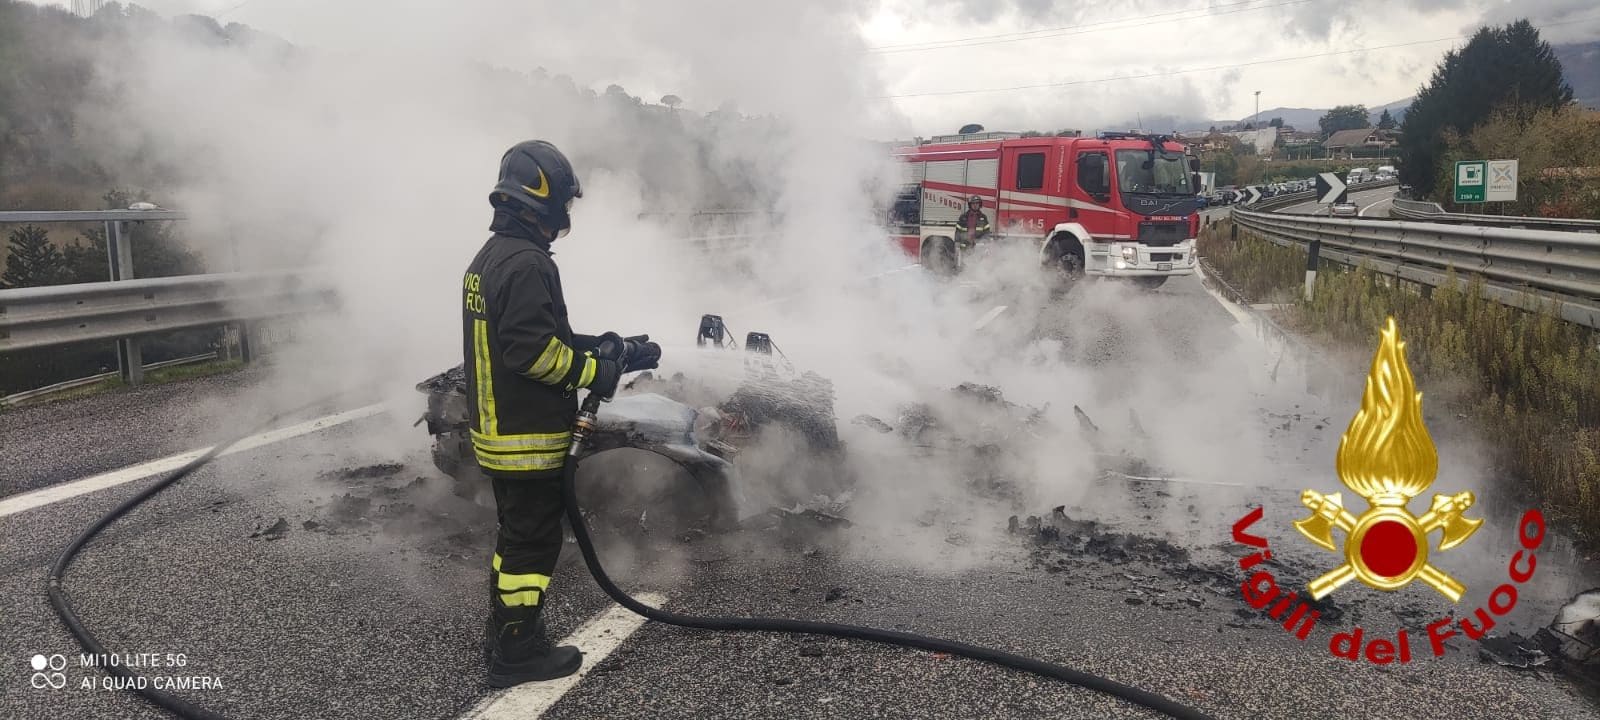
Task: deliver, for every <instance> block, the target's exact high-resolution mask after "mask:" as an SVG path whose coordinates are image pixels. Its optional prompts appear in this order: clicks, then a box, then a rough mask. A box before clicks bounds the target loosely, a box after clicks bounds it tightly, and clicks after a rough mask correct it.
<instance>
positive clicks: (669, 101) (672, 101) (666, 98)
mask: <svg viewBox="0 0 1600 720" xmlns="http://www.w3.org/2000/svg"><path fill="white" fill-rule="evenodd" d="M661 104H662V105H665V106H667V107H669V108H674V109H676V108H677V107H678V106H679V105H682V104H683V98H681V97H678V96H677V95H662V96H661Z"/></svg>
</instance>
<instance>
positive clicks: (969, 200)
mask: <svg viewBox="0 0 1600 720" xmlns="http://www.w3.org/2000/svg"><path fill="white" fill-rule="evenodd" d="M974 203H976V204H978V205H982V204H983V198H981V197H978V196H977V195H973V196H972V197H969V198H967V204H968V205H972V204H974Z"/></svg>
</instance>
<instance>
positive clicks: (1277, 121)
mask: <svg viewBox="0 0 1600 720" xmlns="http://www.w3.org/2000/svg"><path fill="white" fill-rule="evenodd" d="M1267 124H1268V125H1271V126H1272V127H1275V128H1281V127H1283V118H1281V117H1275V118H1273V119H1272V120H1270V121H1268V122H1267Z"/></svg>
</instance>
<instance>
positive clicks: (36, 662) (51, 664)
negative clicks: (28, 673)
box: [28, 654, 67, 690]
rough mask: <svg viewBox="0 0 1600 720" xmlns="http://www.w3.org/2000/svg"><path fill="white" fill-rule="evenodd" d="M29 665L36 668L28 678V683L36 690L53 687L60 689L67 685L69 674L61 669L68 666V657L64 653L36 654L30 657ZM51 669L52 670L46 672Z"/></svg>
mask: <svg viewBox="0 0 1600 720" xmlns="http://www.w3.org/2000/svg"><path fill="white" fill-rule="evenodd" d="M28 665H29V666H31V667H32V668H33V669H34V671H35V672H34V673H33V676H32V677H30V678H28V684H29V685H32V686H33V687H34V689H36V690H43V689H45V688H51V689H53V690H60V689H61V688H64V687H66V686H67V676H66V674H65V673H62V672H61V670H63V669H65V668H66V667H67V658H66V656H64V655H59V654H58V655H51V656H49V657H46V656H44V655H34V656H33V657H32V658H29V660H28ZM45 670H50V671H51V672H45Z"/></svg>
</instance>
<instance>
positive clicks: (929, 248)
mask: <svg viewBox="0 0 1600 720" xmlns="http://www.w3.org/2000/svg"><path fill="white" fill-rule="evenodd" d="M959 262H960V260H959V256H958V255H957V252H956V242H955V241H954V240H951V239H950V238H947V237H931V238H928V239H927V240H924V241H923V242H922V267H923V268H925V269H927V270H928V272H931V273H933V274H935V275H938V276H940V277H953V276H954V275H955V274H956V271H957V270H959V269H960V265H959Z"/></svg>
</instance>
